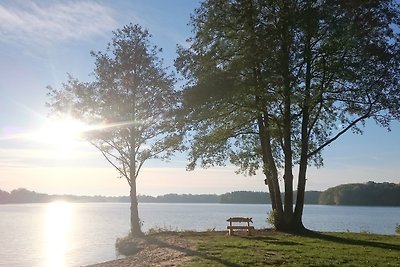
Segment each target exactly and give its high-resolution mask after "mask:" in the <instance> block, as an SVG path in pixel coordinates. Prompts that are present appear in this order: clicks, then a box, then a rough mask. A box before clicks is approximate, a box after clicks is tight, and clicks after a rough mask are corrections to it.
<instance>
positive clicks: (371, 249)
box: [184, 231, 400, 267]
mask: <svg viewBox="0 0 400 267" xmlns="http://www.w3.org/2000/svg"><path fill="white" fill-rule="evenodd" d="M197 240H198V243H197V244H198V251H199V252H200V255H201V256H196V257H194V258H193V259H192V261H191V262H190V263H188V264H186V265H184V266H188V267H189V266H200V267H201V266H400V237H399V236H388V235H376V234H368V233H316V232H314V233H310V234H307V235H292V234H285V233H280V232H275V231H264V232H263V231H261V232H259V233H258V234H257V235H255V236H253V237H247V236H234V237H229V236H226V235H210V234H207V235H200V236H198V237H197Z"/></svg>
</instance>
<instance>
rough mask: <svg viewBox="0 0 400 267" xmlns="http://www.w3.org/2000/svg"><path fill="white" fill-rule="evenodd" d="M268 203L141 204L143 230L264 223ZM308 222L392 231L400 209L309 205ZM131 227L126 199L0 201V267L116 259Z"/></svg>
mask: <svg viewBox="0 0 400 267" xmlns="http://www.w3.org/2000/svg"><path fill="white" fill-rule="evenodd" d="M270 210H271V206H270V205H261V204H239V205H237V204H166V203H163V204H159V203H157V204H156V203H140V204H139V213H140V217H141V219H142V221H143V230H144V231H148V230H149V229H151V228H163V229H168V230H197V231H205V230H212V229H215V230H225V229H226V225H227V223H226V219H227V218H229V217H231V216H235V215H236V216H248V217H253V221H254V226H255V227H256V228H266V227H270V226H269V225H268V224H267V222H266V217H267V215H266V214H267V213H268V212H269V211H270ZM303 221H304V225H305V226H306V227H307V228H309V229H312V230H317V231H342V232H343V231H352V232H361V231H365V232H371V233H379V234H389V235H393V234H394V233H395V227H396V224H397V223H400V207H348V206H321V205H306V206H305V208H304V219H303ZM128 231H129V204H128V203H61V202H58V203H57V202H56V203H48V204H47V203H46V204H15V205H0V248H1V249H0V266H1V267H3V266H16V267H18V266H46V267H50V266H52V267H53V266H59V267H63V266H81V265H87V264H93V263H98V262H102V261H108V260H113V259H116V258H117V256H116V254H115V250H114V244H115V240H116V238H117V237H122V236H125V235H126V234H127V233H128Z"/></svg>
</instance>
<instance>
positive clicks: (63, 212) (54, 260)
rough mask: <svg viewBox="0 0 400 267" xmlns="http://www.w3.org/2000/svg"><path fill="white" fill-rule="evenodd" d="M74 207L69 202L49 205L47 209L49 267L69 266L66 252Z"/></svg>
mask: <svg viewBox="0 0 400 267" xmlns="http://www.w3.org/2000/svg"><path fill="white" fill-rule="evenodd" d="M71 217H72V207H71V204H69V203H67V202H53V203H49V204H48V207H47V225H46V230H47V244H46V251H47V256H46V258H47V265H46V266H48V267H53V266H59V267H63V266H67V263H66V259H65V256H66V252H67V251H68V247H69V239H68V237H69V233H70V229H71V222H72V220H71V219H72V218H71Z"/></svg>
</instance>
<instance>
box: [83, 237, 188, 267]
mask: <svg viewBox="0 0 400 267" xmlns="http://www.w3.org/2000/svg"><path fill="white" fill-rule="evenodd" d="M140 247H141V248H140V250H139V251H138V252H137V253H136V254H135V255H133V256H129V257H126V258H123V259H118V260H113V261H108V262H103V263H98V264H94V265H90V266H87V267H122V266H124V267H125V266H126V267H132V266H140V267H148V266H162V267H167V266H171V267H172V266H179V265H181V264H183V263H185V262H187V261H189V260H190V259H191V257H192V256H193V255H194V254H195V248H196V244H194V243H193V242H192V241H190V240H188V239H187V238H185V237H184V236H183V235H180V234H177V233H162V234H157V235H153V236H146V237H144V238H143V240H142V242H141V246H140Z"/></svg>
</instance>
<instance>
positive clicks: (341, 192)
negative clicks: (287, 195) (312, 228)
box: [0, 181, 400, 206]
mask: <svg viewBox="0 0 400 267" xmlns="http://www.w3.org/2000/svg"><path fill="white" fill-rule="evenodd" d="M294 194H296V192H295V193H294ZM58 200H62V201H68V202H130V199H129V197H128V196H116V197H106V196H74V195H49V194H43V193H37V192H35V191H29V190H27V189H25V188H19V189H15V190H12V191H11V192H7V191H3V190H0V204H13V203H46V202H52V201H58ZM138 200H139V202H142V203H227V204H229V203H230V204H270V203H271V201H270V197H269V193H266V192H251V191H235V192H229V193H225V194H221V195H216V194H166V195H162V196H157V197H154V196H146V195H139V196H138ZM305 204H315V205H317V204H319V205H351V206H400V183H399V184H395V183H388V182H384V183H375V182H371V181H370V182H367V183H363V184H361V183H354V184H343V185H339V186H335V187H331V188H329V189H327V190H325V191H307V192H306V194H305Z"/></svg>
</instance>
